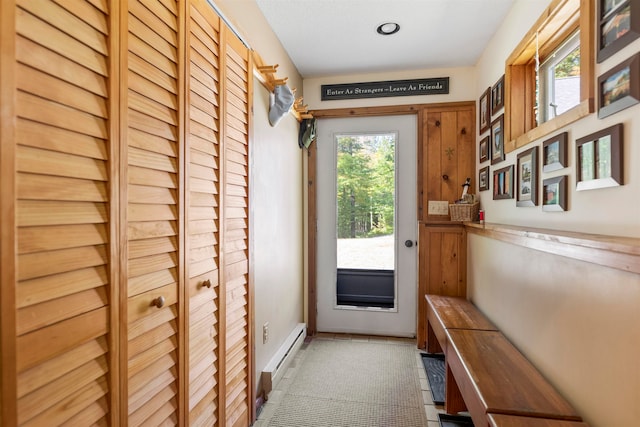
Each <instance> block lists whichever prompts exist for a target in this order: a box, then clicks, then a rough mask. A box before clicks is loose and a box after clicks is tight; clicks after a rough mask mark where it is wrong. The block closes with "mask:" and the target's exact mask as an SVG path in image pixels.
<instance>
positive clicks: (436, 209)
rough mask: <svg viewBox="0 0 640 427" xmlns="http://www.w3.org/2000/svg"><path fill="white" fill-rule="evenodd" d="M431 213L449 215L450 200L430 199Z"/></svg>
mask: <svg viewBox="0 0 640 427" xmlns="http://www.w3.org/2000/svg"><path fill="white" fill-rule="evenodd" d="M429 215H449V202H447V201H446V200H429Z"/></svg>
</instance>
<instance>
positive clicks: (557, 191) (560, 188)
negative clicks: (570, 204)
mask: <svg viewBox="0 0 640 427" xmlns="http://www.w3.org/2000/svg"><path fill="white" fill-rule="evenodd" d="M567 179H569V178H568V177H567V175H564V176H556V177H554V178H549V179H545V180H544V181H543V182H542V210H543V211H545V212H564V211H566V210H567Z"/></svg>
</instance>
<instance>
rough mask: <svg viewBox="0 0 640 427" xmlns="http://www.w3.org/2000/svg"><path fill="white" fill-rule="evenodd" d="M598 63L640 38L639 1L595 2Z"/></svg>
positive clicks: (600, 0)
mask: <svg viewBox="0 0 640 427" xmlns="http://www.w3.org/2000/svg"><path fill="white" fill-rule="evenodd" d="M597 2H598V55H597V57H598V62H602V61H604V60H605V59H607V58H609V57H610V56H611V55H613V54H614V53H616V52H618V51H619V50H620V49H622V48H623V47H625V46H627V45H628V44H629V43H631V42H632V41H634V40H635V39H637V38H638V37H640V0H597Z"/></svg>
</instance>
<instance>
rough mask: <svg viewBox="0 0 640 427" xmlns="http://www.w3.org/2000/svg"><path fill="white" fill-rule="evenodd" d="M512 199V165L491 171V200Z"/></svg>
mask: <svg viewBox="0 0 640 427" xmlns="http://www.w3.org/2000/svg"><path fill="white" fill-rule="evenodd" d="M501 199H513V165H510V166H507V167H504V168H501V169H498V170H495V171H493V200H501Z"/></svg>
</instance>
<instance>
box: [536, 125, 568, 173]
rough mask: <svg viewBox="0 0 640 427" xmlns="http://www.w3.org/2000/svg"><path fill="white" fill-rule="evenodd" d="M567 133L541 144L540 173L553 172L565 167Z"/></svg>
mask: <svg viewBox="0 0 640 427" xmlns="http://www.w3.org/2000/svg"><path fill="white" fill-rule="evenodd" d="M567 139H568V133H567V132H563V133H561V134H560V135H556V136H554V137H553V138H549V139H547V140H546V141H544V142H543V143H542V171H543V172H553V171H555V170H558V169H562V168H566V167H567Z"/></svg>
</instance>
